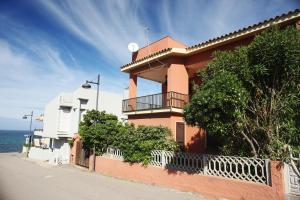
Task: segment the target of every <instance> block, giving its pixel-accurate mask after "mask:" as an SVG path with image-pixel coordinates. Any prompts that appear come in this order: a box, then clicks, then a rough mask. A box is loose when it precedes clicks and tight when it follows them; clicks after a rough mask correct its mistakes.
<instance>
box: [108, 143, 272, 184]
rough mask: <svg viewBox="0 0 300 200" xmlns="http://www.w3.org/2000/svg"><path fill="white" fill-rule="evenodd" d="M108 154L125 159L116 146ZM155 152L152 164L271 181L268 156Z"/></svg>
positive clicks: (247, 179) (209, 173) (187, 170)
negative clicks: (250, 156) (264, 157)
mask: <svg viewBox="0 0 300 200" xmlns="http://www.w3.org/2000/svg"><path fill="white" fill-rule="evenodd" d="M105 155H106V156H109V157H111V158H115V159H120V160H123V155H122V152H121V151H120V150H118V149H115V148H109V149H107V152H106V154H105ZM151 155H152V160H151V162H150V164H151V165H153V166H157V167H162V168H167V169H174V170H179V171H186V172H188V173H196V174H203V175H212V176H222V177H225V178H233V179H239V180H245V181H252V182H256V183H262V184H267V185H268V184H269V160H268V159H260V158H246V157H236V156H216V155H207V154H193V153H184V152H178V153H177V152H176V153H175V152H170V151H160V150H155V151H152V153H151Z"/></svg>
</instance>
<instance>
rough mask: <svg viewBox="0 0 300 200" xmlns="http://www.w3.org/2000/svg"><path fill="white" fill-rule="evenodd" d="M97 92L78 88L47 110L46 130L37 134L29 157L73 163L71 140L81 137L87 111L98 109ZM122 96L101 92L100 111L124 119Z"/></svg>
mask: <svg viewBox="0 0 300 200" xmlns="http://www.w3.org/2000/svg"><path fill="white" fill-rule="evenodd" d="M96 95H97V92H96V90H93V89H84V88H78V89H77V90H75V91H74V92H73V93H62V94H60V95H58V96H57V97H56V98H54V99H53V100H51V101H50V102H49V103H48V104H47V105H46V107H45V112H44V115H43V129H42V130H37V131H35V132H34V135H35V138H36V139H35V140H34V146H35V147H33V148H31V149H30V151H29V157H30V158H35V159H39V160H49V162H50V163H58V162H61V163H69V157H70V146H69V144H68V140H70V139H71V138H72V137H73V136H74V134H76V133H78V128H79V123H80V121H81V120H82V119H83V115H84V114H85V113H86V111H87V110H92V109H95V108H96ZM122 99H123V97H122V95H118V94H116V93H110V92H104V91H100V93H99V100H98V101H99V103H98V110H100V111H102V110H105V111H106V112H107V113H112V114H114V115H116V116H118V118H119V120H121V119H123V118H124V116H123V115H122Z"/></svg>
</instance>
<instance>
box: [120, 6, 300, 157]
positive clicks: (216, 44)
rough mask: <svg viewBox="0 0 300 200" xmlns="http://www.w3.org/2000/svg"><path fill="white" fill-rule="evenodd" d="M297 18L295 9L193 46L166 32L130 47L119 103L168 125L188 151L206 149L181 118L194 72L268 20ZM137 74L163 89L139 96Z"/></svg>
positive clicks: (202, 137) (150, 121) (136, 117)
mask: <svg viewBox="0 0 300 200" xmlns="http://www.w3.org/2000/svg"><path fill="white" fill-rule="evenodd" d="M299 19H300V10H298V9H297V10H294V11H292V12H289V13H286V14H283V15H281V16H277V17H275V18H271V19H269V20H265V21H264V22H261V23H257V24H254V25H252V26H249V27H246V28H243V29H240V30H237V31H234V32H232V33H228V34H226V35H223V36H220V37H217V38H214V39H211V40H208V41H206V42H202V43H200V44H197V45H193V46H187V45H185V44H183V43H181V42H179V41H176V40H174V39H173V38H171V37H169V36H167V37H164V38H162V39H160V40H158V41H156V42H153V43H151V44H149V45H147V46H146V47H144V48H141V49H139V50H138V51H137V52H134V53H133V54H132V61H131V62H130V63H129V64H126V65H124V66H122V67H121V71H122V72H126V73H128V74H129V98H128V99H125V100H123V106H122V111H123V113H124V114H126V115H128V122H129V123H133V124H135V125H163V126H166V127H168V128H170V129H171V131H172V133H173V137H174V139H176V141H177V142H178V143H179V144H182V145H183V146H184V148H185V149H186V150H189V151H193V152H205V149H206V133H205V131H204V130H202V129H199V128H197V127H191V126H188V125H187V124H186V123H185V122H184V119H183V108H184V106H185V105H186V104H187V103H188V101H189V97H190V96H191V95H192V90H191V86H192V83H193V82H194V83H196V84H201V80H200V79H199V78H198V77H197V76H196V73H197V71H198V70H199V69H201V68H204V67H205V66H206V65H207V63H208V62H209V61H211V60H212V58H213V56H212V54H213V52H214V51H216V50H231V49H234V48H235V47H237V46H241V45H247V44H249V43H250V42H251V41H252V40H253V38H254V37H255V35H257V34H258V33H260V32H262V31H263V30H265V29H266V28H268V27H270V26H272V25H279V26H287V25H293V26H296V27H297V28H299V27H300V20H299ZM137 77H142V78H144V79H148V80H152V81H155V82H158V83H160V84H161V93H159V94H153V95H148V96H142V97H137V94H136V93H137V87H138V83H137Z"/></svg>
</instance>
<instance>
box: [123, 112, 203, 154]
mask: <svg viewBox="0 0 300 200" xmlns="http://www.w3.org/2000/svg"><path fill="white" fill-rule="evenodd" d="M128 122H129V123H133V124H134V125H135V126H139V125H146V126H160V125H161V126H165V127H168V128H169V129H171V131H172V136H173V138H174V140H175V139H176V122H184V120H183V117H182V114H176V113H151V114H142V115H129V116H128ZM185 149H186V150H187V151H190V152H194V153H205V152H206V134H205V132H204V131H203V130H200V129H199V128H197V127H192V126H188V125H186V124H185Z"/></svg>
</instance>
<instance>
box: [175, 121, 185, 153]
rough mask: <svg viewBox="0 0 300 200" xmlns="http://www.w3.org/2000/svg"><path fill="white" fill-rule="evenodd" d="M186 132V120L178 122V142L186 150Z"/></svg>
mask: <svg viewBox="0 0 300 200" xmlns="http://www.w3.org/2000/svg"><path fill="white" fill-rule="evenodd" d="M184 132H185V126H184V122H176V142H177V143H178V144H179V146H180V148H181V149H182V150H184V136H185V134H184Z"/></svg>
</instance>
